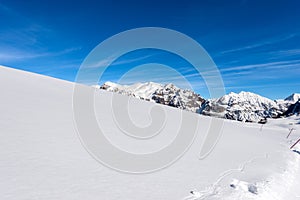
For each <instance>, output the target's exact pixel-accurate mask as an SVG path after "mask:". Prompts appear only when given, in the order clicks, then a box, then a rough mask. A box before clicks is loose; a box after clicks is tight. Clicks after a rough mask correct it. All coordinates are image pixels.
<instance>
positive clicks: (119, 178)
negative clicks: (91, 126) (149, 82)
mask: <svg viewBox="0 0 300 200" xmlns="http://www.w3.org/2000/svg"><path fill="white" fill-rule="evenodd" d="M73 88H74V84H73V83H70V82H66V81H61V80H58V79H53V78H50V77H45V76H41V75H37V74H32V73H28V72H23V71H18V70H13V69H10V68H5V67H0V91H1V98H0V113H1V114H0V128H1V129H0V138H1V139H0V177H1V179H0V199H3V200H16V199H17V200H26V199H43V200H53V199H63V200H82V199H85V200H94V199H105V200H119V199H122V200H153V199H164V200H183V199H207V200H213V199H214V200H215V199H243V200H247V199H266V200H269V199H278V200H286V199H289V200H297V199H299V196H300V193H299V187H300V185H299V180H300V177H299V176H300V175H299V174H300V173H299V170H300V169H299V165H300V159H299V158H300V155H299V154H298V153H296V152H293V151H291V150H290V149H289V147H290V145H291V144H292V143H293V142H294V141H295V140H296V139H298V138H299V137H300V133H299V130H300V129H299V127H298V126H299V125H298V124H297V123H293V124H294V125H293V126H295V127H294V128H295V129H296V130H295V131H294V132H293V134H291V136H290V137H289V139H288V140H287V139H286V135H287V133H288V132H289V129H288V128H287V127H286V126H290V125H289V124H290V122H291V120H293V122H294V121H295V122H297V121H299V119H296V118H293V119H290V118H286V119H279V121H272V120H271V121H270V123H268V124H266V127H261V125H259V124H244V123H238V122H235V121H229V120H225V121H224V126H223V129H222V137H221V138H220V140H219V142H218V144H217V145H216V147H215V149H214V150H213V152H212V153H211V154H210V155H209V156H208V157H206V158H205V159H203V160H200V159H199V158H198V155H199V151H200V147H201V145H202V143H203V141H204V138H205V135H206V133H207V130H208V128H209V125H210V122H211V120H212V118H210V117H207V116H201V115H197V114H193V113H190V112H189V114H190V116H191V118H192V119H197V120H198V122H199V126H198V129H197V131H196V133H197V137H196V138H195V141H194V143H193V144H192V146H191V147H190V149H189V150H188V151H187V152H186V153H185V154H184V156H183V157H181V158H180V159H179V160H178V161H177V162H175V163H174V164H173V165H172V166H170V167H168V168H166V169H163V170H160V171H158V172H155V173H147V174H140V175H132V174H127V173H120V172H117V171H115V170H112V169H110V168H107V167H105V166H104V165H102V164H100V163H99V162H97V161H96V160H95V159H94V158H93V157H92V156H90V154H89V153H88V152H87V151H86V150H85V148H84V147H83V146H82V145H81V142H80V139H79V137H78V136H77V132H76V128H75V125H74V120H73V110H72V92H73ZM84 88H85V89H86V90H87V91H89V90H94V89H93V88H91V87H88V86H86V87H84ZM110 95H112V93H110V92H107V91H104V90H101V91H98V90H96V91H95V115H96V117H97V119H98V122H99V124H100V125H101V128H102V129H103V131H104V132H105V136H106V137H107V138H108V139H109V140H110V141H111V142H112V143H114V144H115V145H116V146H119V147H120V148H122V149H124V150H127V151H129V152H136V153H144V152H153V151H154V150H158V149H160V148H162V147H163V146H165V145H168V144H169V143H170V141H172V140H173V139H174V138H175V137H176V132H177V130H178V128H179V127H180V122H181V120H182V119H181V116H182V115H181V113H182V112H184V111H181V110H179V109H172V108H171V107H167V106H162V105H159V104H154V103H153V102H147V101H141V100H139V99H136V98H131V97H128V99H129V100H130V101H129V108H130V109H129V110H130V112H131V114H132V116H131V117H132V120H135V121H136V122H139V124H141V125H145V124H146V125H147V124H148V123H150V122H151V118H149V109H150V108H151V107H153V106H154V105H156V106H158V107H160V108H161V109H164V110H165V113H166V123H165V126H164V129H163V131H162V132H161V134H159V135H157V136H155V137H153V138H151V139H150V141H148V140H136V139H135V138H132V137H127V135H125V134H124V133H123V132H122V131H121V130H120V129H119V128H118V126H116V124H115V119H114V116H113V113H112V109H111V102H110V98H109V97H110ZM120 98H121V95H120ZM116 114H117V113H116ZM295 150H297V151H299V145H298V146H296V148H295ZM231 184H234V186H235V187H231V186H230V185H231ZM250 186H255V187H256V189H257V192H256V193H257V194H254V193H252V192H249V189H245V187H246V188H249V187H250ZM191 190H193V191H195V192H194V194H195V195H192V194H190V191H191ZM253 191H254V190H253Z"/></svg>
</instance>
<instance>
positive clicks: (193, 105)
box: [93, 82, 300, 122]
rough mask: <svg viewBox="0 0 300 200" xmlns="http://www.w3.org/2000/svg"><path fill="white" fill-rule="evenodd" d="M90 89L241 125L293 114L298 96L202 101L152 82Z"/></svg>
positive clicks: (226, 97)
mask: <svg viewBox="0 0 300 200" xmlns="http://www.w3.org/2000/svg"><path fill="white" fill-rule="evenodd" d="M93 87H95V88H98V89H103V90H107V91H110V92H117V93H119V94H124V95H129V96H133V97H136V98H139V99H142V100H147V101H153V102H156V103H159V104H163V105H168V106H172V107H176V108H180V109H182V110H187V111H191V112H195V113H199V114H203V115H208V116H214V117H220V118H226V119H232V120H237V121H243V122H261V121H263V120H265V119H266V118H279V117H282V116H287V115H292V114H296V113H291V112H288V110H289V107H290V106H292V105H293V104H295V103H296V102H297V101H298V100H299V99H300V94H297V93H294V94H292V95H290V96H288V97H287V98H285V99H284V100H271V99H269V98H267V97H263V96H261V95H258V94H255V93H252V92H246V91H241V92H239V93H234V92H230V93H228V94H226V95H224V96H222V97H220V98H216V99H205V98H203V97H202V96H201V95H200V94H197V93H195V92H194V91H192V90H189V89H181V88H179V87H177V86H175V85H174V84H172V83H168V84H165V85H163V84H160V83H155V82H145V83H135V84H132V85H121V84H117V83H113V82H106V83H104V84H103V85H101V86H99V85H97V86H93ZM297 98H298V99H297ZM290 110H293V109H290Z"/></svg>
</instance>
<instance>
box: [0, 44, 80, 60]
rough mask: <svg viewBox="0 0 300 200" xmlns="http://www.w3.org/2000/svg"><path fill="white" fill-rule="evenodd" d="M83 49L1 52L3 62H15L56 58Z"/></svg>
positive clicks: (7, 50)
mask: <svg viewBox="0 0 300 200" xmlns="http://www.w3.org/2000/svg"><path fill="white" fill-rule="evenodd" d="M80 49H81V48H79V47H74V48H68V49H64V50H61V51H53V52H28V51H24V50H19V49H5V48H1V50H0V60H1V61H15V60H26V59H34V58H40V57H54V56H61V55H65V54H68V53H72V52H74V51H78V50H80Z"/></svg>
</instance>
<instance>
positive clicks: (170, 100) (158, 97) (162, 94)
mask: <svg viewBox="0 0 300 200" xmlns="http://www.w3.org/2000/svg"><path fill="white" fill-rule="evenodd" d="M94 87H96V88H100V89H104V90H107V91H110V92H117V93H119V94H125V95H129V96H133V97H136V98H139V99H143V100H147V101H153V102H156V103H159V104H163V105H168V106H172V107H176V108H180V109H183V110H188V111H192V112H199V110H200V108H201V106H202V104H203V103H204V102H205V99H204V98H202V97H201V96H200V95H199V94H196V93H195V92H193V91H191V90H187V89H181V88H178V87H176V86H175V85H173V84H171V83H169V84H166V85H162V84H159V83H154V82H146V83H135V84H133V85H120V84H116V83H112V82H106V83H104V84H103V85H102V86H94Z"/></svg>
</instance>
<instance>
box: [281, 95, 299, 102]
mask: <svg viewBox="0 0 300 200" xmlns="http://www.w3.org/2000/svg"><path fill="white" fill-rule="evenodd" d="M298 100H300V94H298V93H294V94H292V95H290V96H288V97H287V98H285V99H284V101H288V102H291V103H296V102H297V101H298Z"/></svg>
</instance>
